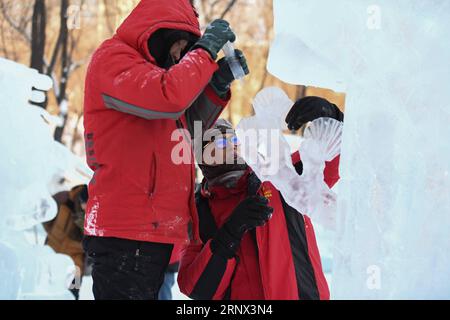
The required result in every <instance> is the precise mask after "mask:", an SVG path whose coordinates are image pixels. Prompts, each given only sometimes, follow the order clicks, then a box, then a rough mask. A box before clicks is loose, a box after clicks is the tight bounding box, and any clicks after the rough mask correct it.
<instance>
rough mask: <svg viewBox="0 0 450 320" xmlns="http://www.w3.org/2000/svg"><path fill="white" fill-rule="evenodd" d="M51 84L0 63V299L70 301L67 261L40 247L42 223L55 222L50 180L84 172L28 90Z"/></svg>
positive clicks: (35, 74)
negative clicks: (34, 102) (51, 127)
mask: <svg viewBox="0 0 450 320" xmlns="http://www.w3.org/2000/svg"><path fill="white" fill-rule="evenodd" d="M51 86H52V81H51V80H50V78H48V77H46V76H42V75H39V74H38V72H37V71H35V70H31V69H29V68H27V67H25V66H22V65H19V64H17V63H14V62H12V61H8V60H5V59H1V58H0V109H1V112H2V116H1V117H0V134H1V138H0V150H1V151H2V156H1V158H0V181H1V184H0V299H72V296H71V294H70V292H68V290H67V288H68V286H67V283H66V282H67V281H70V280H71V273H73V272H74V266H73V262H72V260H71V259H70V257H68V256H64V255H59V254H55V253H54V252H53V250H52V249H51V248H49V247H47V246H44V241H45V231H44V229H43V227H42V224H41V223H42V222H45V221H49V220H51V219H53V218H54V217H55V216H56V213H57V207H56V203H55V201H54V200H53V198H52V194H54V193H55V191H58V190H57V188H58V187H57V185H56V184H54V183H53V181H55V178H58V177H59V178H61V177H63V176H66V174H67V173H72V174H69V176H74V175H75V174H73V172H79V174H78V177H79V179H78V182H81V181H82V180H83V178H80V177H82V176H83V175H86V177H85V178H84V183H85V182H87V181H88V179H89V170H87V169H86V168H85V167H86V166H85V165H84V167H83V165H81V160H79V159H78V158H77V157H75V156H74V155H73V154H71V152H70V151H69V150H67V149H66V148H65V147H64V146H62V145H61V144H59V143H57V142H55V141H54V140H53V135H52V134H53V132H52V130H51V129H50V127H49V125H48V121H52V116H50V115H49V114H48V113H47V112H46V111H45V110H43V109H41V108H38V107H34V106H32V105H30V104H29V100H31V101H37V102H38V101H42V94H36V93H32V87H35V88H37V89H40V90H48V89H50V88H51Z"/></svg>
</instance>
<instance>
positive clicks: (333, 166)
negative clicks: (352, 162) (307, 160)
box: [292, 151, 341, 188]
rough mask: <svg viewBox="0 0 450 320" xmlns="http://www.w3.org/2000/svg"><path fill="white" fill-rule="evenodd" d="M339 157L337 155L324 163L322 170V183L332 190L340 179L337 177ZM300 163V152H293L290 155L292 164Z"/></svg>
mask: <svg viewBox="0 0 450 320" xmlns="http://www.w3.org/2000/svg"><path fill="white" fill-rule="evenodd" d="M340 159H341V155H337V156H336V158H334V159H333V160H331V161H329V162H325V169H324V170H323V175H324V181H325V183H326V184H327V185H328V187H329V188H333V187H334V185H335V184H336V183H337V182H338V181H339V179H340V178H341V177H340V176H339V163H340ZM300 161H302V159H301V155H300V152H298V151H297V152H295V153H293V154H292V163H293V164H294V165H295V164H296V163H298V162H300Z"/></svg>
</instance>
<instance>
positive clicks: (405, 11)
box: [268, 0, 450, 299]
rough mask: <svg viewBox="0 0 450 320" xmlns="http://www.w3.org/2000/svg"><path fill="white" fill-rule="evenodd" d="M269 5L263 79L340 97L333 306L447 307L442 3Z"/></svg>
mask: <svg viewBox="0 0 450 320" xmlns="http://www.w3.org/2000/svg"><path fill="white" fill-rule="evenodd" d="M274 7H275V29H276V38H275V41H274V44H273V46H272V48H271V53H270V61H269V67H268V68H269V70H270V72H271V73H272V74H274V75H276V76H277V77H279V78H281V79H282V80H284V81H286V82H291V83H297V84H308V85H314V86H322V87H328V88H331V89H335V90H340V89H343V88H345V91H346V93H347V101H346V115H345V116H346V119H345V126H344V133H343V145H342V154H341V168H340V174H341V183H340V186H339V201H338V212H337V219H338V220H337V234H336V238H335V251H334V264H333V281H332V284H331V289H332V297H334V298H356V299H365V298H367V299H383V298H387V299H391V298H392V299H395V298H399V299H404V298H447V299H448V298H450V272H449V270H450V200H449V196H450V177H449V171H450V125H449V124H450V102H449V101H450V64H449V61H450V42H449V41H448V35H449V34H450V2H449V1H446V0H436V1H426V0H420V1H419V0H413V1H411V0H399V1H389V0H380V1H376V2H373V1H365V0H342V1H326V0H319V1H312V0H311V1H307V0H276V1H274Z"/></svg>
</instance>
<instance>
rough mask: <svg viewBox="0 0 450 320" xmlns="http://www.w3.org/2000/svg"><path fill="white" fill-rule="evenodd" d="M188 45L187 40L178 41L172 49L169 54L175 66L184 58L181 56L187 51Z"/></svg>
mask: <svg viewBox="0 0 450 320" xmlns="http://www.w3.org/2000/svg"><path fill="white" fill-rule="evenodd" d="M187 45H188V41H187V40H178V41H177V42H175V43H174V44H173V45H172V47H171V48H170V52H169V54H170V57H171V58H172V61H173V62H174V63H175V64H177V63H178V62H179V61H180V60H181V58H182V56H181V54H182V53H183V51H184V50H186V47H187Z"/></svg>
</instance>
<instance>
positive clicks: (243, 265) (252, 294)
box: [178, 155, 339, 300]
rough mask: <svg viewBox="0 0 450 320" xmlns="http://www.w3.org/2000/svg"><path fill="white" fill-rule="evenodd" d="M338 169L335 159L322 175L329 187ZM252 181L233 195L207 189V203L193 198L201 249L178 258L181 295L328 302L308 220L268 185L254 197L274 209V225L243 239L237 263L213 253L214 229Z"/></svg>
mask: <svg viewBox="0 0 450 320" xmlns="http://www.w3.org/2000/svg"><path fill="white" fill-rule="evenodd" d="M294 158H297V159H299V156H298V155H297V156H296V157H294ZM338 167H339V157H337V158H336V159H334V160H333V161H332V162H329V163H327V166H326V169H325V171H324V173H325V176H326V177H325V181H326V182H327V183H328V185H329V186H330V187H332V186H333V185H334V184H335V183H336V182H337V180H338V179H339V174H338ZM251 175H252V173H249V174H246V175H244V176H243V177H242V178H241V179H240V180H239V182H238V184H237V186H236V187H235V188H233V189H227V188H225V187H221V186H214V187H212V188H210V189H208V192H207V193H208V194H209V197H208V198H205V197H203V196H200V194H199V193H197V195H196V197H197V207H198V213H199V218H200V228H201V229H200V235H201V238H202V241H203V243H204V244H191V245H189V246H188V247H187V248H186V250H185V251H184V253H183V255H182V259H181V265H180V273H179V276H178V284H179V286H180V289H181V291H182V292H183V293H184V294H186V295H188V296H189V297H191V298H193V299H201V300H209V299H215V300H222V299H231V300H298V299H321V300H328V299H329V297H330V293H329V290H328V285H327V281H326V279H325V276H324V274H323V271H322V264H321V259H320V254H319V249H318V247H317V243H316V237H315V234H314V228H313V225H312V223H311V220H310V219H309V217H308V216H306V215H302V214H300V213H299V212H298V211H296V210H295V209H293V208H292V207H290V206H289V205H287V204H286V202H285V201H284V199H283V198H282V197H281V194H280V192H279V191H278V190H277V189H276V188H275V187H274V186H273V185H272V184H271V183H269V182H264V183H263V184H262V186H261V188H260V191H259V192H258V193H259V194H260V195H263V196H265V197H266V198H267V199H268V200H269V206H271V207H273V208H274V213H273V216H272V219H271V220H270V221H269V222H268V223H267V224H266V225H265V226H263V227H259V228H256V231H253V232H248V233H246V234H245V235H244V238H243V239H242V241H241V244H240V247H239V249H238V251H237V255H236V257H235V258H233V259H230V260H226V259H224V258H223V257H221V256H219V255H217V254H213V252H212V251H211V246H210V244H211V238H212V237H213V236H214V234H215V232H216V230H217V228H220V227H221V226H222V225H223V224H224V223H225V222H226V220H227V219H228V217H229V216H230V214H231V213H232V211H233V210H234V208H235V207H236V206H237V205H238V204H239V203H240V202H241V201H242V200H244V199H245V198H246V197H247V196H248V192H247V188H248V185H249V183H248V180H249V179H251ZM202 193H203V194H205V192H202Z"/></svg>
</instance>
